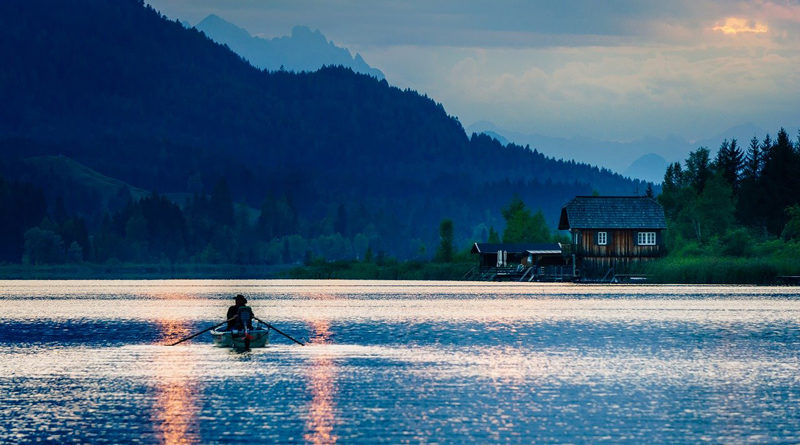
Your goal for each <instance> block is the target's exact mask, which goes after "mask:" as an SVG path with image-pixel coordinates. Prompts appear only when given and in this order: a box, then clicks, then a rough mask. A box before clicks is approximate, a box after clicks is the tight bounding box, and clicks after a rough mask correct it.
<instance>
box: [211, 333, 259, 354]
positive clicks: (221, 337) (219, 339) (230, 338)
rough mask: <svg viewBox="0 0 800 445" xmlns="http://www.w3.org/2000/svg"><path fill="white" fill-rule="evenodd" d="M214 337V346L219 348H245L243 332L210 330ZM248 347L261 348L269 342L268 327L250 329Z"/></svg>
mask: <svg viewBox="0 0 800 445" xmlns="http://www.w3.org/2000/svg"><path fill="white" fill-rule="evenodd" d="M211 336H212V337H213V338H214V346H217V347H220V348H235V349H245V341H244V340H245V339H244V332H240V331H237V330H233V331H218V330H216V329H214V330H212V331H211ZM250 336H251V337H252V338H251V339H250V348H263V347H264V346H266V345H268V344H269V329H253V330H251V331H250Z"/></svg>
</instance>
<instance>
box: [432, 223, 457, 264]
mask: <svg viewBox="0 0 800 445" xmlns="http://www.w3.org/2000/svg"><path fill="white" fill-rule="evenodd" d="M454 250H455V249H454V247H453V221H452V220H450V219H445V220H443V221H442V222H441V223H440V224H439V248H438V249H436V257H435V258H434V259H435V261H437V262H440V263H449V262H451V261H453V251H454Z"/></svg>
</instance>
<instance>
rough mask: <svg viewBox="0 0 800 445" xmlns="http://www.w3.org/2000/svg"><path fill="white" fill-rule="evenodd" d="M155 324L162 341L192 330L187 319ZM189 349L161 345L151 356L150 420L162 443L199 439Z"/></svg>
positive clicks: (180, 442) (189, 332) (180, 336)
mask: <svg viewBox="0 0 800 445" xmlns="http://www.w3.org/2000/svg"><path fill="white" fill-rule="evenodd" d="M157 324H158V326H159V328H160V329H161V332H162V337H163V338H164V340H165V342H168V341H174V340H176V339H180V338H182V337H186V336H188V335H190V334H192V332H191V329H190V324H189V323H187V322H183V321H177V320H158V321H157ZM191 351H192V348H177V347H176V348H170V347H165V348H161V350H160V351H159V353H157V354H155V355H154V357H153V360H154V362H153V364H152V365H153V370H154V383H155V404H154V406H153V411H152V420H153V425H154V429H155V432H156V436H157V437H158V439H159V441H160V442H161V443H163V444H167V445H171V444H189V443H199V442H200V440H199V433H198V427H197V417H196V413H197V398H196V394H197V393H196V390H197V388H196V383H195V381H194V380H195V379H194V377H193V366H192V364H193V363H194V359H193V357H191V355H192V352H191Z"/></svg>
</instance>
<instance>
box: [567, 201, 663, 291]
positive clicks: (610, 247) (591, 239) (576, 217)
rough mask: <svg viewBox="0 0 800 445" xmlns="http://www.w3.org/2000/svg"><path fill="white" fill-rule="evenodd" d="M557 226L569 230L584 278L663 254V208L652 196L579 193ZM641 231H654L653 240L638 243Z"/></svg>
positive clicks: (626, 268) (620, 270)
mask: <svg viewBox="0 0 800 445" xmlns="http://www.w3.org/2000/svg"><path fill="white" fill-rule="evenodd" d="M558 228H559V229H560V230H569V231H570V236H571V238H572V253H574V254H575V261H576V265H577V267H578V269H579V270H580V273H581V275H582V276H583V277H586V278H597V277H602V276H603V275H605V274H606V273H608V271H609V270H612V269H613V272H614V273H626V272H630V271H631V270H632V268H633V266H634V265H636V264H637V263H640V262H642V261H648V260H651V259H653V258H658V257H660V256H662V255H663V254H664V236H663V235H664V234H663V232H664V229H666V220H665V218H664V210H663V208H662V207H661V205H660V204H659V203H658V202H657V201H655V200H654V199H652V198H647V197H641V196H631V197H628V196H605V197H603V196H578V197H575V198H574V199H573V200H571V201H570V202H569V203H567V204H566V205H565V206H564V207H563V208H562V210H561V218H560V220H559V227H558ZM640 232H645V233H652V234H654V237H655V240H654V241H655V243H654V244H653V245H649V244H648V245H645V244H640V243H639V233H640ZM600 233H605V245H602V244H601V243H599V240H598V236H599V234H600ZM649 236H651V237H652V235H649Z"/></svg>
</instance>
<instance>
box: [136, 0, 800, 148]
mask: <svg viewBox="0 0 800 445" xmlns="http://www.w3.org/2000/svg"><path fill="white" fill-rule="evenodd" d="M149 3H150V4H151V5H152V6H153V7H155V8H156V9H158V10H160V11H161V12H162V13H164V14H165V15H167V16H168V17H170V18H173V19H174V18H178V19H181V20H186V21H188V22H189V23H191V24H195V23H197V22H199V21H200V20H202V19H203V18H204V17H205V16H207V15H208V14H211V13H214V14H217V15H219V16H220V17H222V18H224V19H225V20H228V21H230V22H233V23H235V24H237V25H239V26H241V27H243V28H245V29H247V30H248V31H249V32H250V33H251V34H253V35H257V36H260V37H265V38H271V37H277V36H283V35H288V34H289V33H290V30H291V28H292V27H293V26H295V25H306V26H309V27H311V28H312V29H319V30H320V31H322V33H323V34H325V36H326V37H327V38H328V39H330V40H332V41H333V42H335V43H336V44H337V45H338V46H344V47H346V48H349V49H350V50H351V51H353V52H358V53H360V54H361V55H362V56H363V57H364V59H365V60H366V61H367V63H369V64H370V65H371V66H374V67H376V68H379V69H380V70H382V71H383V72H384V73H385V74H386V78H387V80H388V81H389V82H390V83H391V84H393V85H396V86H399V87H401V88H411V89H414V90H417V91H419V92H420V93H424V94H427V95H428V96H430V97H432V98H433V99H434V100H436V101H437V102H441V103H442V104H443V105H444V106H445V109H446V110H447V111H448V113H449V114H451V115H455V116H457V117H458V118H459V120H460V121H461V123H462V124H463V125H464V126H465V127H467V126H469V125H471V124H472V123H474V122H477V121H488V122H492V123H493V124H495V125H496V126H497V127H499V128H503V129H507V130H509V131H513V132H519V133H526V134H541V135H547V136H551V137H575V136H578V137H587V138H593V139H600V140H607V141H621V142H622V141H632V140H637V139H641V138H645V137H657V138H666V137H669V136H678V137H680V138H683V139H686V140H688V141H693V140H701V139H703V138H708V137H710V136H712V135H716V134H719V133H721V132H724V131H725V130H726V129H728V128H730V127H734V126H737V125H742V124H752V125H755V126H757V127H760V128H764V129H766V130H767V131H770V132H771V133H773V134H774V133H775V132H776V131H777V129H778V128H780V127H782V126H783V127H786V128H787V130H788V131H789V132H790V134H797V129H798V128H799V127H800V0H777V1H738V2H737V1H722V0H670V1H663V0H659V1H634V0H621V1H602V0H578V1H564V2H553V1H521V0H491V1H469V0H458V1H456V0H439V1H436V0H406V1H401V0H369V1H365V0H360V1H359V0H325V1H318V0H149Z"/></svg>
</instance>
